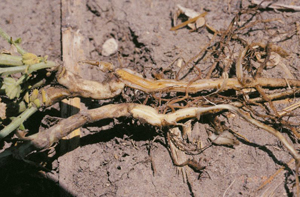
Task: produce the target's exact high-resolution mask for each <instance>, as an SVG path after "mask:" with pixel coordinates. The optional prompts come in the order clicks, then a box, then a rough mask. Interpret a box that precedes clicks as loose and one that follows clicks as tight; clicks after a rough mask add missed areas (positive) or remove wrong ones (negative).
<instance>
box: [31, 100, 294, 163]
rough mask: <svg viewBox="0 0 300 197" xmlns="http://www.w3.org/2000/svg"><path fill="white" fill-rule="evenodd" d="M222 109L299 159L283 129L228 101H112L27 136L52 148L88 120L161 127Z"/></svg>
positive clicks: (41, 145)
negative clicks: (158, 104)
mask: <svg viewBox="0 0 300 197" xmlns="http://www.w3.org/2000/svg"><path fill="white" fill-rule="evenodd" d="M220 110H229V111H232V112H235V113H237V114H239V115H240V116H242V117H243V118H244V119H245V120H247V121H248V122H250V123H252V124H254V125H256V126H257V127H260V128H262V129H264V130H266V131H268V132H269V133H271V134H272V135H274V136H276V137H277V138H278V139H279V140H280V141H281V142H282V143H283V144H284V145H285V147H286V148H287V149H288V150H289V152H290V153H291V154H292V155H293V157H294V158H295V159H296V160H299V158H300V157H299V155H298V153H297V151H296V150H295V149H294V147H293V145H292V144H291V143H290V142H288V141H287V140H286V139H285V137H284V136H283V135H282V134H281V133H280V132H279V131H277V130H275V129H274V128H272V127H270V126H268V125H265V124H263V123H261V122H259V121H257V120H255V119H253V118H252V117H250V116H249V115H248V114H247V113H245V112H243V111H241V110H239V109H238V108H236V107H233V106H232V105H227V104H223V105H216V106H211V107H191V108H185V109H180V110H178V111H176V112H173V113H169V114H159V113H158V112H157V111H156V110H155V109H154V108H152V107H149V106H146V105H141V104H135V103H124V104H110V105H106V106H103V107H99V108H96V109H91V110H86V111H82V112H79V113H78V114H75V115H73V116H71V117H69V118H67V119H64V120H62V121H60V122H59V123H58V124H56V125H54V126H53V127H51V128H49V129H48V130H46V131H43V132H39V133H37V134H34V135H31V136H28V137H26V139H27V140H29V141H30V143H31V144H32V145H34V146H35V148H36V149H39V150H41V149H47V148H49V147H50V146H51V145H52V144H53V143H55V142H58V141H59V140H60V139H61V138H62V137H64V136H67V135H68V134H69V133H70V132H72V131H73V130H74V129H76V128H79V127H81V126H83V125H84V124H86V123H89V122H95V121H99V120H102V119H107V118H119V117H133V118H137V119H139V120H140V121H142V122H144V123H148V124H151V125H153V126H160V127H161V126H168V125H176V124H177V122H178V121H180V120H184V119H188V118H196V117H199V116H200V115H203V114H205V113H213V112H216V111H220Z"/></svg>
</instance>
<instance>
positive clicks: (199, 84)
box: [116, 69, 300, 93]
mask: <svg viewBox="0 0 300 197" xmlns="http://www.w3.org/2000/svg"><path fill="white" fill-rule="evenodd" d="M116 74H117V75H118V76H119V77H120V79H121V80H122V81H123V82H124V83H125V84H126V85H127V86H129V87H131V88H135V89H138V90H141V91H144V92H148V93H150V92H158V91H166V92H171V91H174V92H186V90H187V88H188V91H189V92H190V93H196V92H199V91H202V90H208V89H220V88H221V87H222V85H223V83H224V79H201V80H197V81H195V82H193V83H189V82H188V81H175V80H168V79H164V80H151V79H145V78H143V77H142V76H140V75H138V74H137V73H135V72H133V71H131V70H129V69H117V70H116ZM257 85H260V86H262V87H269V88H285V87H289V86H290V87H300V81H299V80H292V79H288V80H286V79H280V78H278V79H277V78H257V79H256V80H255V79H252V78H245V79H243V81H242V83H240V82H239V80H238V79H236V78H229V79H226V86H225V87H224V88H223V89H222V90H228V89H242V88H250V87H255V86H257Z"/></svg>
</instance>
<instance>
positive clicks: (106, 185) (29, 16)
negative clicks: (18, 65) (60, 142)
mask: <svg viewBox="0 0 300 197" xmlns="http://www.w3.org/2000/svg"><path fill="white" fill-rule="evenodd" d="M239 2H240V1H236V0H232V1H228V0H227V1H221V0H211V1H205V0H200V1H199V0H189V1H188V0H181V1H179V0H175V1H173V0H163V1H160V0H143V1H138V0H126V1H119V0H110V1H105V0H87V1H86V5H85V11H84V13H83V16H82V20H83V27H82V28H81V29H80V33H81V34H82V35H83V36H84V37H85V38H86V40H87V42H88V45H89V49H88V51H86V56H87V58H88V59H91V60H102V61H109V62H111V63H113V64H115V65H116V66H120V63H119V61H118V55H117V54H113V55H111V56H109V57H104V56H103V55H102V53H101V52H102V45H103V43H104V42H105V41H106V40H107V39H109V38H114V39H116V40H117V42H118V45H119V48H118V51H119V54H120V57H121V62H122V64H123V66H124V67H128V68H131V69H133V70H135V71H137V72H139V73H141V74H143V75H144V76H145V77H151V78H152V77H153V76H152V75H151V73H152V72H153V71H156V70H157V69H159V68H165V67H168V66H169V65H170V64H171V63H172V62H173V61H174V60H175V59H177V58H180V57H181V58H183V59H185V60H189V59H190V58H192V57H193V56H194V55H196V54H197V53H198V52H199V51H200V49H201V47H203V45H205V44H206V43H207V42H208V41H209V40H210V38H211V36H212V34H210V33H209V32H208V31H207V29H205V28H201V29H199V30H198V31H196V32H190V31H189V29H188V28H182V29H180V30H178V31H176V32H174V31H170V28H171V27H172V19H171V15H172V14H173V13H174V12H175V11H176V4H180V5H182V6H185V7H187V8H191V9H193V10H195V11H199V12H203V11H207V12H208V14H207V16H206V20H207V22H208V23H209V24H210V25H212V26H213V27H214V28H215V29H217V30H221V29H225V28H226V27H227V26H228V25H229V24H230V22H231V19H232V18H233V17H234V15H235V13H237V10H238V9H239V5H240V4H239ZM280 2H282V3H286V4H291V3H294V4H296V5H300V4H299V2H298V1H292V0H290V1H280ZM247 5H249V2H248V1H243V6H247ZM60 6H61V3H60V1H59V0H53V1H38V0H26V1H20V0H15V1H9V0H2V1H1V3H0V10H1V12H0V18H1V20H0V26H1V28H3V29H4V30H5V31H7V32H8V33H9V34H10V35H11V36H13V37H15V38H17V37H21V38H22V46H23V47H24V48H25V49H27V50H28V51H31V52H33V53H36V54H39V55H46V54H47V55H49V59H51V60H56V61H58V62H60V61H61V59H62V52H61V48H62V45H61V28H62V27H61V24H62V19H61V10H60V9H61V8H60ZM262 15H263V17H264V18H265V19H267V18H280V19H281V20H282V22H281V23H278V24H279V27H278V29H277V30H274V31H280V32H282V34H283V33H287V34H288V33H289V31H291V29H292V26H293V25H294V24H293V23H294V22H295V21H297V20H298V21H299V20H300V14H299V12H298V13H297V12H274V11H272V10H268V11H264V12H262ZM262 31H263V30H261V29H257V30H253V31H252V32H251V35H249V37H251V39H253V38H255V39H257V40H264V38H265V37H264V36H265V34H264V33H262ZM276 39H277V38H274V40H273V42H278V40H277V41H276ZM279 44H280V46H282V47H283V48H284V49H287V50H288V51H289V52H290V53H291V56H292V58H291V59H289V61H290V62H289V64H288V65H289V68H290V70H291V72H292V73H293V74H295V75H296V77H298V78H299V74H298V73H299V72H298V71H299V37H297V36H292V37H291V38H289V39H286V40H284V41H280V42H279ZM0 48H6V49H10V46H9V45H8V44H6V43H5V41H3V40H2V41H1V42H0ZM85 69H86V70H87V71H86V73H88V74H87V75H86V76H85V77H87V78H90V79H93V80H99V81H101V80H104V79H103V78H101V77H103V75H102V74H101V73H100V74H97V73H98V71H97V70H96V69H95V68H94V67H92V66H90V67H89V66H87V67H86V68H85ZM201 69H202V68H201ZM205 69H206V67H205V65H203V70H205ZM278 73H279V71H276V70H272V73H271V74H270V73H267V74H270V75H272V76H278V75H279V74H278ZM82 102H83V103H84V104H83V105H85V106H86V107H88V108H93V107H95V106H99V105H100V104H102V103H101V102H99V101H94V100H88V99H83V100H82ZM105 102H110V101H105ZM105 102H104V103H105ZM57 107H58V105H57V106H56V109H57ZM56 109H48V110H46V112H40V113H39V114H38V115H36V116H34V117H33V119H31V120H30V122H31V123H34V124H37V125H39V124H40V123H39V121H40V120H41V118H40V117H44V116H45V115H46V114H47V115H48V116H47V117H45V118H44V121H46V122H47V121H48V122H51V120H52V119H56V118H59V117H60V113H59V111H58V110H56ZM34 118H35V119H34ZM229 121H230V128H232V129H233V130H235V131H238V132H239V133H240V134H242V135H243V136H245V137H247V139H248V140H249V141H250V142H246V141H245V140H243V139H242V138H241V139H239V141H240V145H238V146H235V147H234V148H230V147H224V146H213V147H211V148H209V149H207V150H206V151H204V152H203V153H202V154H201V155H196V156H194V159H196V160H198V159H199V158H200V157H201V158H203V159H202V161H201V162H202V163H203V165H206V166H207V167H206V169H205V171H204V173H202V174H199V173H197V172H194V171H193V170H191V169H190V168H188V167H184V168H185V171H186V172H187V177H188V180H184V179H183V176H182V174H181V171H180V169H179V168H178V167H176V166H174V165H173V163H172V160H171V157H170V153H169V151H168V149H167V147H166V145H165V143H166V142H165V138H164V137H163V136H162V135H161V133H162V131H161V130H160V128H154V127H150V126H147V125H143V124H140V123H139V122H137V121H133V120H131V119H118V120H105V121H100V122H97V123H93V124H90V125H86V126H85V127H84V128H82V129H81V131H82V136H83V137H82V139H81V140H80V147H78V148H76V149H75V150H73V151H71V152H67V153H63V152H61V153H60V152H59V151H58V153H57V154H56V156H55V157H54V158H51V159H50V160H49V161H50V164H48V165H47V167H48V168H50V170H51V171H50V172H47V173H46V175H45V176H46V177H48V178H44V177H43V176H41V175H40V173H39V172H38V171H37V170H36V169H35V168H32V167H30V166H28V165H25V164H23V163H22V162H18V163H12V164H11V165H10V167H7V168H5V169H1V172H0V173H1V177H2V178H1V182H0V188H1V189H0V190H1V191H0V194H1V193H3V194H5V196H59V195H60V196H201V197H208V196H258V195H262V194H263V193H264V192H266V190H269V191H270V190H274V196H292V193H293V192H294V191H293V189H292V183H293V181H294V178H293V176H292V175H291V171H290V170H289V169H287V170H285V171H283V173H281V174H279V175H278V176H277V177H276V178H275V180H274V181H273V182H272V183H270V184H269V185H268V186H267V187H265V188H264V189H262V190H259V191H257V189H258V187H259V186H260V185H261V184H262V183H263V181H265V180H266V179H267V178H268V177H270V176H271V175H272V174H274V173H275V172H276V170H277V169H279V168H281V167H282V166H284V164H285V163H287V162H288V161H289V160H290V159H291V158H292V157H291V156H290V155H289V153H288V152H287V151H286V150H285V149H284V148H283V147H282V145H281V144H280V143H279V141H278V140H277V139H276V138H275V137H273V136H271V135H270V134H268V133H267V132H265V131H263V130H260V129H258V128H256V127H253V126H252V125H250V124H249V123H247V122H246V121H244V120H242V119H241V118H239V117H238V116H236V117H235V118H232V119H230V120H229ZM193 124H195V121H194V122H193ZM41 127H46V126H45V125H42V126H41ZM207 127H208V125H205V124H203V125H202V124H196V126H193V129H198V130H200V132H201V133H202V134H203V135H202V136H201V140H202V141H203V142H204V143H207V134H206V131H205V130H206V129H207ZM57 150H59V148H57ZM66 160H68V161H71V163H70V162H69V163H70V164H71V165H68V166H66V165H65V166H63V165H62V164H66V163H67V162H66ZM66 172H67V173H66ZM62 174H63V175H62ZM269 191H267V192H269Z"/></svg>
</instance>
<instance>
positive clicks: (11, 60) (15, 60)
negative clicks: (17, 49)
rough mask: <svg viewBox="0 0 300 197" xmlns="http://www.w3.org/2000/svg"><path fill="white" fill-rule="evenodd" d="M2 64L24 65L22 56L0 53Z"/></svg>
mask: <svg viewBox="0 0 300 197" xmlns="http://www.w3.org/2000/svg"><path fill="white" fill-rule="evenodd" d="M0 65H1V66H22V65H23V62H22V57H21V56H15V55H6V54H0Z"/></svg>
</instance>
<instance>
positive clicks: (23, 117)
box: [0, 106, 38, 140]
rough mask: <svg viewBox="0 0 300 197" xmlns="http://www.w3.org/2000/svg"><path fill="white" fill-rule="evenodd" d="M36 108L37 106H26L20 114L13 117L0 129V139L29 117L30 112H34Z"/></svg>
mask: <svg viewBox="0 0 300 197" xmlns="http://www.w3.org/2000/svg"><path fill="white" fill-rule="evenodd" d="M37 110H38V108H37V107H35V106H32V107H29V108H27V109H26V110H25V111H24V112H23V113H22V114H20V115H19V116H18V117H16V118H14V119H13V121H11V123H10V124H9V125H7V126H6V127H4V129H2V130H1V131H0V140H1V139H2V138H4V137H6V136H7V135H9V134H10V133H11V132H13V131H14V130H15V129H17V128H18V127H19V126H20V125H21V124H22V123H23V122H24V121H25V120H26V119H27V118H29V117H30V116H31V115H32V114H34V113H35V112H36V111H37Z"/></svg>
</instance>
